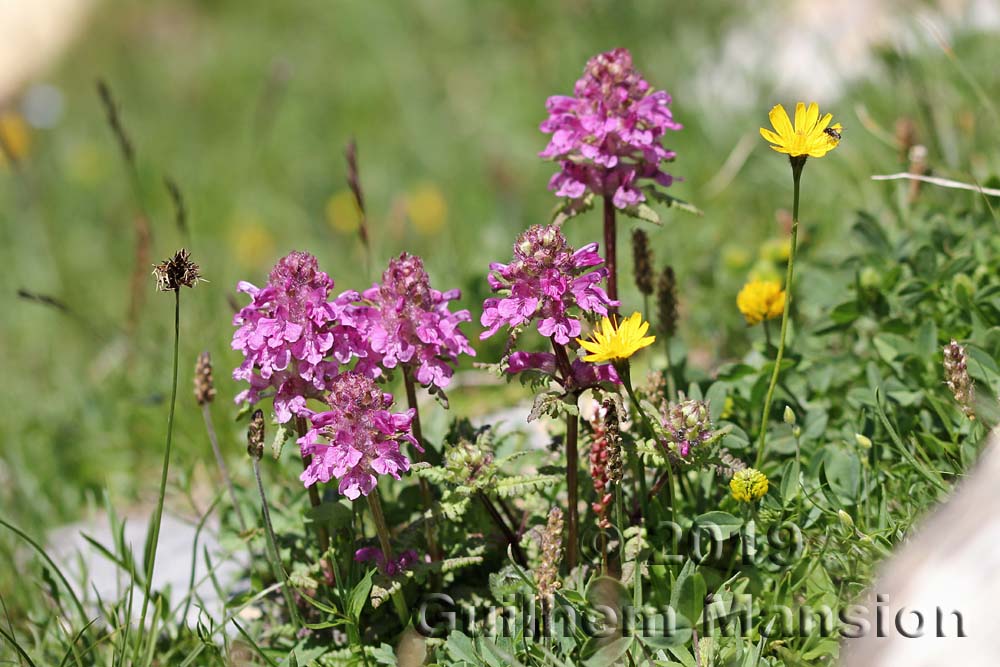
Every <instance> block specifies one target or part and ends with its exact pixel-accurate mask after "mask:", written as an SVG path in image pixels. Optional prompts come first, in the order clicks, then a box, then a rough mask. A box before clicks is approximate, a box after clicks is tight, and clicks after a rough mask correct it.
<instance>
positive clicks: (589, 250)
mask: <svg viewBox="0 0 1000 667" xmlns="http://www.w3.org/2000/svg"><path fill="white" fill-rule="evenodd" d="M603 264H604V260H603V259H601V256H600V255H599V254H597V244H596V243H590V244H587V245H585V246H584V247H582V248H580V249H579V250H576V251H574V250H573V248H571V247H570V246H569V244H568V243H567V242H566V237H565V236H563V233H562V231H560V230H559V228H558V227H557V226H555V225H547V226H544V227H543V226H540V225H535V226H534V227H532V228H530V229H529V230H527V231H526V232H524V233H523V234H521V236H520V237H519V238H518V240H517V243H516V244H515V245H514V259H513V261H511V263H510V264H500V263H494V264H491V265H490V269H491V273H490V275H489V283H490V287H492V288H493V291H494V292H498V293H500V294H501V295H502V296H500V297H491V298H488V299H486V301H485V302H484V303H483V315H482V318H481V319H480V322H481V323H482V325H483V326H484V327H486V331H484V332H483V333H482V334H481V335H480V338H488V337H490V336H492V335H493V334H495V333H496V332H497V331H498V330H499V329H500V327H502V326H504V325H506V326H508V327H511V328H516V327H520V326H522V325H525V324H528V323H529V322H531V321H533V320H538V325H537V326H538V332H539V333H540V334H542V335H543V336H546V337H549V338H552V339H553V340H554V341H555V342H557V343H559V344H561V345H566V344H567V343H569V342H570V340H572V339H573V338H576V337H577V336H579V335H580V331H581V325H580V320H579V319H577V315H578V312H575V309H578V310H579V311H582V312H588V313H597V314H598V315H606V314H607V312H608V307H609V306H615V305H617V302H615V301H612V300H611V299H609V298H608V295H607V293H606V292H605V291H604V289H603V288H602V287H601V286H600V284H599V283H600V282H601V281H602V280H603V279H604V278H605V276H607V273H608V271H607V269H605V268H603V266H602V265H603ZM595 267H602V268H595Z"/></svg>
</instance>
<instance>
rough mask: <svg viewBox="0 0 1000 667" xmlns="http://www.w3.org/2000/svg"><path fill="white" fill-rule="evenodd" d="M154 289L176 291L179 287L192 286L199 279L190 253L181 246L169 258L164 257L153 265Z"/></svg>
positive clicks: (199, 276) (198, 273) (199, 274)
mask: <svg viewBox="0 0 1000 667" xmlns="http://www.w3.org/2000/svg"><path fill="white" fill-rule="evenodd" d="M153 275H154V276H156V289H157V290H159V291H160V292H176V291H178V290H180V288H181V287H194V286H195V285H196V284H197V283H198V281H199V280H201V279H202V278H201V273H200V272H199V269H198V265H197V264H195V263H194V262H192V261H191V253H189V252H188V251H187V250H186V249H185V248H181V249H180V250H178V251H177V253H176V254H175V255H174V256H173V257H171V258H170V259H165V260H163V261H162V262H160V263H159V264H156V265H155V266H154V267H153Z"/></svg>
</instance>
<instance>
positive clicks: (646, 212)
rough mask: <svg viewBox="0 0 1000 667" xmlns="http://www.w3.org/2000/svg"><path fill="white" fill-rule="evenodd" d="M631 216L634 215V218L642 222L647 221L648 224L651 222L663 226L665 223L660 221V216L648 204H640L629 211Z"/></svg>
mask: <svg viewBox="0 0 1000 667" xmlns="http://www.w3.org/2000/svg"><path fill="white" fill-rule="evenodd" d="M627 212H628V213H629V214H632V215H634V217H636V218H639V219H640V220H645V221H646V222H651V223H653V224H654V225H662V224H663V222H662V221H661V220H660V214H659V213H657V212H656V211H654V210H653V209H651V208H650V207H649V206H647V205H646V204H639V205H638V206H636V207H635V209H634V210H632V209H629V210H628V211H627Z"/></svg>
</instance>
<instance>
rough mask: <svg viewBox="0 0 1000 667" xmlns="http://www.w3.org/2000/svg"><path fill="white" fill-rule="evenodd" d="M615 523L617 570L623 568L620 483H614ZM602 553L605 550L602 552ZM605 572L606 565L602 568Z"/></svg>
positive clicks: (622, 500)
mask: <svg viewBox="0 0 1000 667" xmlns="http://www.w3.org/2000/svg"><path fill="white" fill-rule="evenodd" d="M615 522H616V523H617V524H618V561H619V565H618V567H619V568H624V567H625V529H626V528H628V526H627V525H626V524H625V500H624V499H623V497H622V481H621V480H619V481H617V482H615ZM603 551H606V550H602V553H603ZM604 569H605V570H607V569H608V568H607V565H605V567H604Z"/></svg>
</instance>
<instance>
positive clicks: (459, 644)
mask: <svg viewBox="0 0 1000 667" xmlns="http://www.w3.org/2000/svg"><path fill="white" fill-rule="evenodd" d="M445 648H446V649H447V650H448V653H450V654H451V656H452V657H453V658H455V659H457V660H465V661H466V662H468V663H469V664H470V665H479V664H481V663H482V661H483V659H482V658H481V657H480V655H479V652H478V651H476V645H475V644H474V643H473V642H472V639H471V638H470V637H469V636H468V635H466V634H465V633H464V632H461V631H460V630H455V631H454V632H452V633H451V634H449V635H448V641H447V642H446V643H445Z"/></svg>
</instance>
